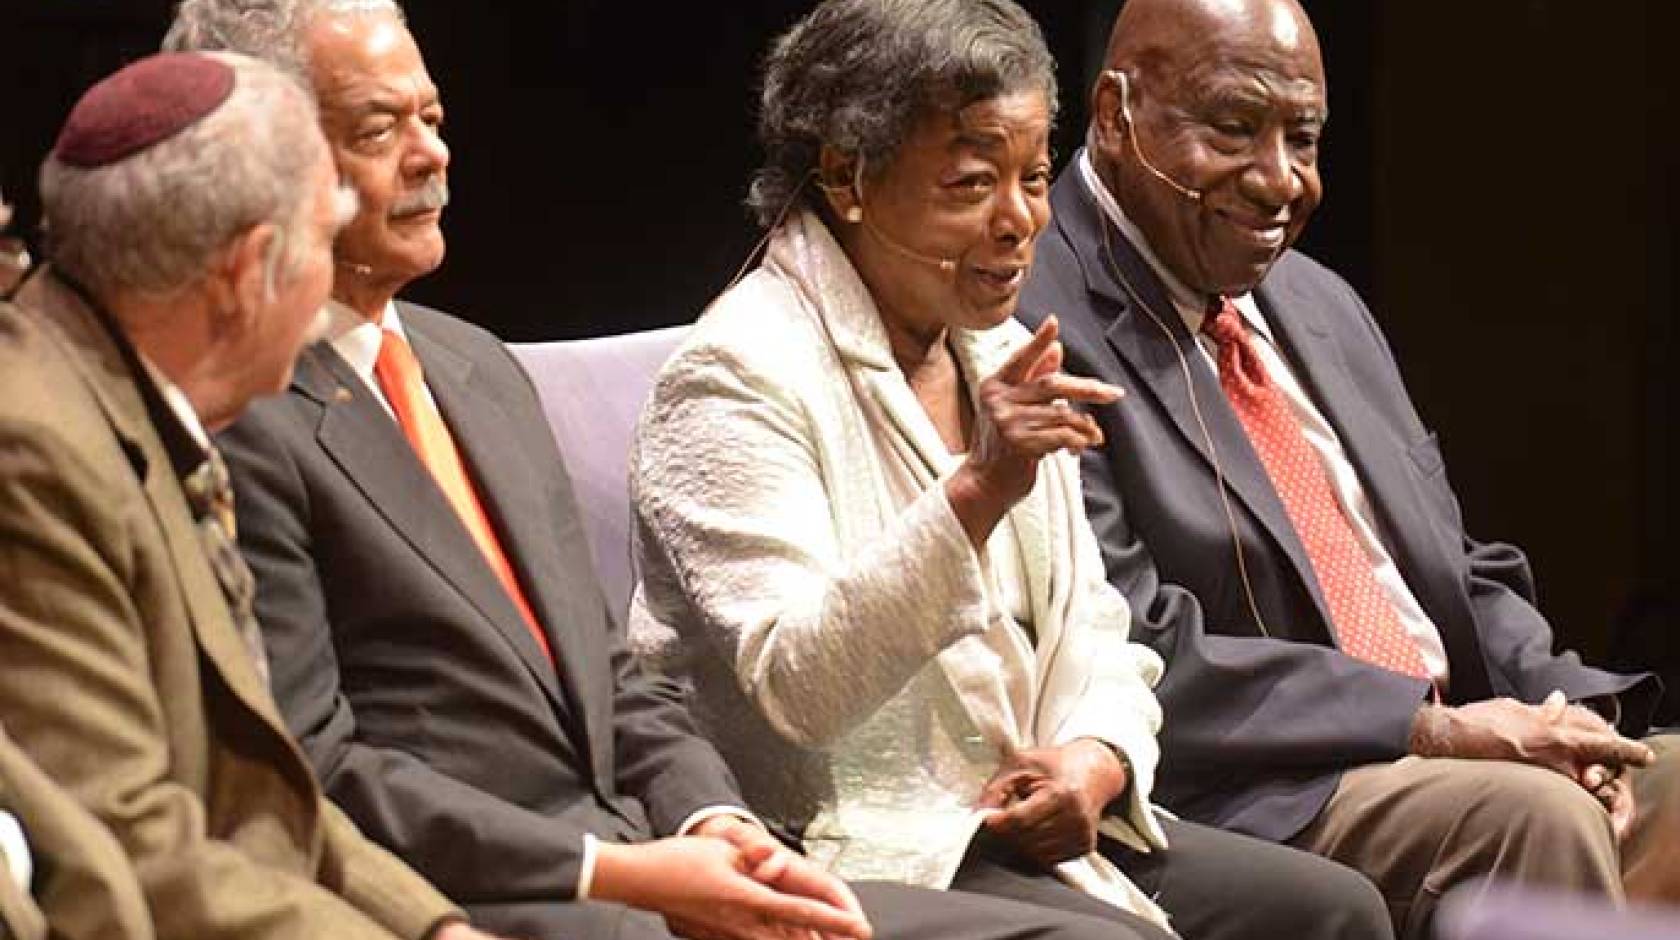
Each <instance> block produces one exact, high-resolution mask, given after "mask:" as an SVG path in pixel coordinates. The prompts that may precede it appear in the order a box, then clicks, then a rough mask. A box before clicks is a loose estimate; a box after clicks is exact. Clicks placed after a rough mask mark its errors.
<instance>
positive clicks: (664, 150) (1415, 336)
mask: <svg viewBox="0 0 1680 940" xmlns="http://www.w3.org/2000/svg"><path fill="white" fill-rule="evenodd" d="M1118 5H1119V4H1118V2H1117V0H1088V2H1082V0H1038V2H1029V3H1026V4H1025V6H1027V7H1028V8H1029V9H1030V10H1031V11H1032V12H1033V13H1034V14H1035V15H1036V16H1038V17H1039V19H1040V22H1041V23H1043V25H1044V28H1045V31H1046V34H1047V36H1048V38H1049V40H1050V43H1051V46H1052V49H1053V51H1054V52H1055V53H1056V56H1057V59H1058V61H1059V62H1060V64H1061V79H1062V84H1063V102H1062V119H1061V126H1060V129H1059V131H1058V137H1057V152H1058V162H1059V163H1061V162H1065V160H1066V158H1067V157H1068V156H1069V155H1070V154H1072V152H1073V150H1074V149H1075V148H1076V147H1077V146H1078V143H1079V141H1080V138H1081V136H1082V134H1083V125H1084V119H1085V112H1084V100H1083V99H1084V97H1085V88H1086V87H1087V83H1088V80H1089V77H1090V75H1091V74H1092V73H1093V70H1094V68H1095V66H1096V64H1097V61H1098V60H1099V59H1100V56H1101V51H1102V48H1103V45H1104V43H1105V41H1106V35H1107V27H1108V24H1109V22H1110V21H1111V19H1112V15H1113V11H1114V10H1115V9H1117V8H1118ZM1306 5H1307V8H1308V10H1309V12H1310V13H1311V14H1312V16H1313V18H1314V21H1315V23H1316V24H1317V26H1318V30H1319V33H1320V37H1321V39H1322V42H1323V45H1324V51H1325V58H1326V65H1327V69H1328V72H1329V76H1330V90H1331V123H1330V130H1329V135H1328V139H1327V142H1326V146H1325V151H1324V157H1323V159H1324V175H1325V178H1326V182H1327V189H1328V197H1327V199H1326V202H1325V205H1324V206H1323V208H1322V209H1321V210H1320V212H1319V215H1318V217H1317V218H1316V220H1315V221H1314V223H1313V225H1312V226H1311V227H1309V229H1308V232H1307V236H1306V238H1305V240H1304V242H1303V245H1302V246H1301V247H1303V248H1304V249H1305V250H1306V251H1308V252H1309V253H1311V254H1313V255H1315V256H1316V257H1318V258H1319V259H1321V260H1323V261H1326V262H1327V263H1329V264H1330V265H1331V266H1332V267H1334V268H1336V269H1337V270H1338V271H1340V272H1341V273H1342V274H1343V275H1344V276H1346V277H1347V278H1348V279H1349V280H1350V281H1351V282H1352V283H1353V284H1354V286H1355V287H1356V288H1358V289H1359V290H1360V292H1361V293H1362V294H1364V296H1365V297H1366V298H1367V300H1368V301H1369V302H1370V303H1371V304H1372V306H1373V308H1374V309H1375V310H1376V311H1377V314H1378V317H1379V318H1380V319H1381V321H1382V322H1383V324H1384V326H1385V328H1386V330H1387V331H1388V333H1389V336H1390V338H1391V340H1392V341H1393V343H1394V346H1395V348H1396V351H1397V353H1398V354H1399V357H1400V360H1401V362H1402V364H1403V367H1404V369H1405V372H1406V375H1407V378H1408V380H1409V381H1410V383H1411V386H1412V390H1413V392H1414V394H1415V396H1416V398H1417V402H1418V405H1419V407H1420V409H1421V410H1422V411H1423V413H1424V415H1425V417H1426V419H1427V420H1428V421H1429V422H1430V423H1431V424H1433V425H1434V426H1435V427H1436V428H1437V430H1438V431H1439V433H1440V435H1441V439H1442V442H1443V446H1444V447H1445V449H1446V452H1447V455H1448V459H1449V465H1450V467H1451V469H1452V476H1453V482H1454V484H1455V485H1456V487H1457V489H1458V492H1459V495H1460V497H1461V500H1462V502H1463V503H1464V509H1465V514H1466V517H1467V521H1468V524H1469V526H1470V529H1471V531H1473V532H1475V533H1477V534H1478V535H1480V536H1481V537H1483V538H1499V539H1504V540H1509V541H1513V542H1516V543H1518V544H1520V545H1522V546H1523V547H1524V548H1525V549H1527V551H1528V553H1529V556H1530V558H1531V559H1532V561H1533V562H1534V566H1535V568H1536V571H1537V574H1538V575H1539V580H1540V584H1541V586H1542V604H1543V607H1544V608H1545V609H1546V611H1547V612H1548V613H1549V614H1550V615H1551V617H1552V618H1553V621H1554V623H1555V624H1556V626H1557V629H1558V632H1559V634H1560V635H1561V637H1562V638H1563V640H1564V641H1565V642H1566V643H1568V644H1570V645H1573V646H1576V647H1579V648H1581V649H1583V650H1584V651H1585V652H1586V653H1587V654H1588V655H1589V657H1590V658H1595V659H1598V660H1601V661H1603V660H1609V659H1622V660H1627V661H1632V662H1644V663H1647V664H1653V665H1654V664H1659V663H1663V662H1666V663H1668V664H1670V668H1673V665H1672V664H1673V663H1674V662H1675V661H1676V658H1677V652H1676V648H1677V645H1680V629H1677V627H1676V625H1675V621H1676V608H1677V605H1680V600H1677V579H1676V576H1675V571H1676V562H1677V560H1680V559H1677V555H1680V552H1677V547H1676V536H1675V530H1676V526H1675V522H1676V518H1675V517H1676V501H1675V499H1674V498H1673V496H1672V495H1671V494H1670V481H1671V480H1673V479H1674V474H1675V469H1676V467H1675V444H1676V434H1675V432H1674V428H1673V420H1674V416H1675V414H1676V404H1677V401H1676V399H1677V395H1680V383H1677V380H1676V377H1675V375H1674V372H1673V371H1672V370H1671V369H1670V368H1669V360H1670V357H1671V356H1672V354H1673V353H1674V351H1675V328H1674V322H1673V314H1674V308H1675V298H1676V274H1675V265H1674V261H1675V220H1676V218H1677V215H1676V209H1677V208H1680V207H1677V205H1676V184H1675V176H1676V171H1677V170H1680V167H1676V157H1675V144H1676V143H1677V142H1676V140H1675V136H1676V135H1675V133H1674V124H1675V121H1676V119H1677V117H1680V110H1677V108H1676V101H1675V92H1676V85H1677V80H1676V77H1675V71H1674V70H1673V69H1672V68H1670V67H1669V62H1668V58H1669V57H1670V55H1671V54H1672V53H1671V52H1670V41H1671V39H1672V38H1673V37H1674V36H1676V26H1677V25H1680V23H1677V22H1676V20H1677V16H1676V13H1675V12H1674V5H1673V4H1670V3H1666V2H1661V0H1649V2H1640V0H1600V2H1598V3H1595V4H1590V5H1583V4H1581V3H1579V2H1571V0H1479V2H1473V3H1471V2H1448V0H1369V2H1366V0H1319V2H1308V3H1307V4H1306ZM809 6H810V4H809V3H805V2H771V0H733V2H714V3H696V2H675V0H671V2H661V3H633V2H626V0H552V2H540V3H539V2H529V3H508V2H500V3H498V2H495V0H481V2H476V3H463V2H459V0H410V2H408V4H407V7H408V13H409V18H410V23H411V25H412V27H413V30H414V33H415V35H416V36H417V37H418V39H419V42H420V45H421V47H422V49H423V50H424V51H425V54H426V57H427V60H428V62H429V64H430V67H431V70H432V73H433V75H434V77H435V78H436V80H437V82H438V84H439V85H440V87H441V88H442V90H443V95H444V101H445V104H446V106H447V108H448V112H449V116H448V122H447V126H446V128H445V131H446V136H447V138H448V139H449V141H450V143H451V145H452V147H453V151H454V163H453V165H452V167H451V181H452V188H453V190H454V202H453V204H452V206H451V207H450V210H449V212H448V214H447V218H446V221H445V224H446V231H447V234H448V236H449V246H450V247H449V259H448V261H447V262H446V263H445V264H444V267H443V269H442V270H441V271H440V272H439V273H437V274H436V275H434V276H432V277H431V278H428V279H426V280H425V281H423V282H421V283H418V284H416V285H414V287H413V288H412V289H411V291H410V292H409V295H410V296H411V297H412V298H413V299H416V300H419V301H422V302H425V303H431V304H435V305H438V306H441V307H444V308H445V309H448V310H451V311H453V312H455V313H457V314H460V315H462V316H465V317H467V318H468V319H471V320H474V321H477V322H479V323H481V324H483V325H485V326H487V327H489V328H491V329H492V330H495V331H496V332H497V333H499V334H501V335H502V336H503V337H505V338H507V339H510V340H534V339H550V338H565V337H579V336H592V335H600V334H607V333H616V332H623V331H627V330H636V329H643V328H648V327H653V326H661V325H667V324H673V323H679V322H683V321H686V320H690V319H692V318H693V317H694V316H695V315H696V314H697V313H698V312H699V311H700V309H701V308H702V307H703V306H704V305H705V303H706V302H707V301H708V300H709V299H710V298H711V297H712V296H713V295H714V294H715V293H716V292H717V291H718V290H719V289H720V288H721V287H722V286H723V285H724V284H725V283H726V282H727V281H728V279H729V277H730V275H731V274H732V273H733V272H734V271H735V269H736V268H737V266H738V265H739V264H740V263H741V261H742V260H743V259H744V257H745V255H746V253H747V252H748V250H749V249H750V247H751V246H752V244H753V242H754V241H756V239H757V235H758V233H757V232H756V231H754V229H753V228H752V226H751V225H750V224H749V223H748V221H747V218H746V215H745V213H744V212H743V211H742V210H741V208H740V198H741V195H742V192H743V189H744V186H745V182H746V178H747V175H748V173H749V172H750V170H751V169H752V167H753V163H754V159H755V157H756V151H755V148H754V145H753V141H752V123H753V101H754V72H755V66H756V63H757V61H758V58H759V56H760V55H761V54H762V52H763V50H764V48H765V46H766V45H767V43H768V42H769V40H770V38H771V37H772V36H773V35H774V34H775V33H777V32H778V31H780V30H781V29H783V28H785V27H786V26H787V25H789V24H790V23H791V22H792V21H793V20H794V19H795V18H797V17H798V16H799V15H801V14H802V13H803V12H805V11H806V10H807V9H808V8H809ZM169 7H170V4H169V2H168V0H48V2H38V3H26V2H24V0H0V95H3V97H0V102H3V103H0V128H4V134H3V137H0V185H3V186H4V191H5V192H6V194H7V195H8V196H9V197H11V198H12V199H13V200H14V201H15V202H17V203H18V204H19V207H20V210H21V221H22V222H23V223H24V225H25V226H30V225H33V223H34V221H35V219H36V217H37V208H36V201H35V196H34V192H33V190H34V184H33V176H34V171H35V167H36V165H37V164H38V163H39V160H40V158H41V155H42V154H43V153H44V152H45V151H46V149H47V147H48V146H49V145H50V143H51V140H52V137H53V134H54V133H55V131H56V129H57V127H58V124H59V122H60V121H61V120H62V118H63V115H64V113H65V112H66V111H67V110H68V108H69V106H70V104H71V103H72V102H73V101H74V100H75V97H76V96H77V95H78V94H79V93H80V92H81V91H82V90H83V89H84V88H86V86H87V85H89V84H90V83H92V82H93V81H94V80H96V79H97V78H98V77H100V76H102V75H104V74H105V73H107V72H109V71H111V70H113V69H114V68H116V67H117V66H118V65H120V64H122V63H123V62H126V61H128V60H130V59H132V58H135V57H137V56H139V55H141V54H144V53H145V52H147V51H150V50H151V49H153V48H155V46H156V44H157V41H158V39H159V38H160V37H161V35H162V33H163V29H164V26H165V24H166V22H167V18H168V13H169Z"/></svg>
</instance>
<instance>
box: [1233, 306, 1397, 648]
mask: <svg viewBox="0 0 1680 940" xmlns="http://www.w3.org/2000/svg"><path fill="white" fill-rule="evenodd" d="M1202 331H1203V332H1205V333H1207V335H1208V336H1210V337H1212V338H1213V341H1214V343H1215V344H1217V345H1218V347H1219V353H1218V357H1217V358H1218V360H1219V385H1220V387H1221V388H1223V389H1224V390H1225V397H1226V398H1228V399H1229V400H1230V402H1231V408H1232V410H1234V411H1235V412H1236V413H1237V417H1238V419H1240V420H1241V421H1242V425H1243V429H1244V430H1246V431H1247V432H1248V439H1249V441H1250V443H1252V444H1253V445H1254V452H1255V453H1256V454H1258V455H1259V457H1260V463H1261V465H1263V466H1264V467H1265V468H1266V475H1267V476H1269V477H1271V480H1272V486H1273V488H1274V489H1276V490H1277V494H1278V497H1279V498H1280V499H1281V500H1282V501H1283V508H1284V511H1285V512H1286V513H1288V515H1289V521H1290V522H1291V523H1293V524H1294V526H1295V534H1296V535H1298V536H1300V538H1301V544H1302V545H1304V546H1306V549H1307V558H1308V559H1309V560H1310V561H1311V563H1312V569H1313V574H1314V575H1315V576H1316V577H1317V578H1318V586H1319V588H1320V589H1322V590H1323V592H1324V601H1325V603H1326V604H1328V605H1329V607H1330V620H1331V623H1332V626H1333V627H1334V628H1335V631H1336V639H1337V642H1338V644H1339V645H1340V646H1341V649H1342V651H1343V652H1345V653H1347V654H1348V655H1350V656H1354V657H1357V658H1359V659H1362V660H1365V661H1366V662H1368V663H1371V664H1373V665H1377V666H1381V667H1382V668H1384V669H1388V670H1392V671H1394V672H1398V673H1402V674H1404V675H1408V676H1416V677H1418V678H1420V679H1427V678H1429V671H1428V669H1427V668H1425V666H1424V663H1423V655H1422V654H1421V653H1420V652H1418V646H1417V642H1416V641H1414V640H1413V639H1412V637H1411V635H1410V634H1408V633H1407V632H1406V629H1405V627H1404V626H1403V625H1401V623H1400V617H1399V615H1397V614H1396V613H1395V611H1394V604H1393V603H1392V602H1391V601H1390V600H1389V599H1388V596H1387V595H1386V594H1384V593H1383V589H1382V586H1381V585H1379V584H1378V583H1377V578H1376V575H1375V574H1374V573H1373V572H1372V571H1371V560H1370V557H1369V556H1368V555H1366V554H1365V550H1364V548H1363V547H1362V546H1361V545H1360V544H1359V538H1358V536H1356V535H1355V534H1354V531H1353V526H1352V525H1351V524H1350V523H1349V522H1348V518H1347V516H1346V515H1345V514H1344V513H1343V512H1342V507H1341V504H1340V503H1339V502H1337V500H1336V492H1335V489H1334V488H1333V487H1332V486H1331V484H1330V476H1329V474H1328V473H1327V472H1326V471H1325V469H1324V464H1323V462H1322V461H1320V460H1319V457H1318V453H1317V452H1316V451H1314V450H1313V447H1312V445H1311V444H1310V443H1308V441H1307V437H1306V435H1305V434H1304V433H1302V431H1301V425H1300V422H1298V421H1296V420H1295V415H1294V414H1293V413H1292V412H1291V411H1290V408H1289V402H1288V401H1287V400H1285V398H1284V396H1283V394H1282V393H1281V392H1279V391H1278V388H1277V386H1276V385H1273V384H1272V381H1271V379H1270V377H1269V376H1267V375H1266V368H1265V366H1264V365H1263V364H1261V362H1260V358H1259V356H1258V355H1257V354H1256V353H1255V351H1254V344H1253V342H1252V341H1251V340H1250V339H1249V336H1248V330H1247V329H1246V328H1245V327H1244V326H1243V320H1242V314H1241V313H1239V312H1238V311H1237V307H1236V305H1235V304H1233V303H1231V301H1230V300H1229V299H1228V298H1223V297H1222V298H1219V300H1218V301H1217V302H1216V304H1214V305H1210V309H1209V311H1208V316H1207V318H1206V319H1205V320H1204V321H1203V322H1202Z"/></svg>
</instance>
